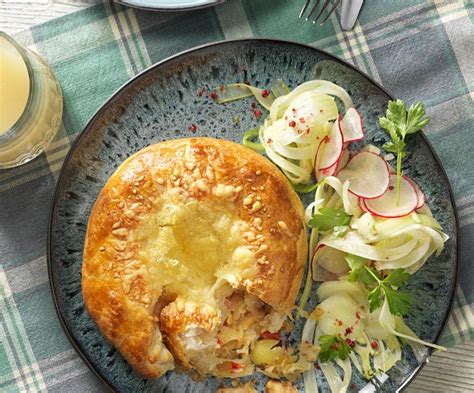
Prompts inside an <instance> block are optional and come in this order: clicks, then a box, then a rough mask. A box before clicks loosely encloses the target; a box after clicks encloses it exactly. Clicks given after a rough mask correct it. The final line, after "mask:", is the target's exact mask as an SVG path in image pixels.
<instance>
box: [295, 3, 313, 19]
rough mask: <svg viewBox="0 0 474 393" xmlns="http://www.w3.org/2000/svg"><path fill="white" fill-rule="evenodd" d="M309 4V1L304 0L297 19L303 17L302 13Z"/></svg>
mask: <svg viewBox="0 0 474 393" xmlns="http://www.w3.org/2000/svg"><path fill="white" fill-rule="evenodd" d="M310 2H311V0H306V3H305V5H304V6H303V8H301V11H300V15H299V16H298V18H300V19H301V17H302V16H303V14H304V12H305V11H306V8H308V5H309V3H310Z"/></svg>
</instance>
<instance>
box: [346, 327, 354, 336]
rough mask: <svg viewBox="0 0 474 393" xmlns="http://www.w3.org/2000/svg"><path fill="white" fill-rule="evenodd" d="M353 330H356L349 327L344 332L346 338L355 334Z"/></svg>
mask: <svg viewBox="0 0 474 393" xmlns="http://www.w3.org/2000/svg"><path fill="white" fill-rule="evenodd" d="M353 330H354V329H353V328H352V326H351V327H348V328H347V329H346V331H345V332H344V336H348V335H349V334H351V333H352V332H353Z"/></svg>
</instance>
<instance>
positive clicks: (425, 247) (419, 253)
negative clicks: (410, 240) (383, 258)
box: [375, 239, 431, 270]
mask: <svg viewBox="0 0 474 393" xmlns="http://www.w3.org/2000/svg"><path fill="white" fill-rule="evenodd" d="M430 243H431V239H427V240H422V241H420V242H419V245H418V246H417V247H415V248H414V249H413V251H412V252H411V253H410V254H408V255H405V256H404V257H403V258H400V259H395V260H393V261H389V262H377V263H376V264H375V267H376V268H377V270H390V269H397V268H400V267H401V268H407V267H409V266H412V265H414V264H415V263H417V262H418V261H420V260H421V259H422V258H423V257H424V256H425V255H426V254H427V252H428V251H429V249H430Z"/></svg>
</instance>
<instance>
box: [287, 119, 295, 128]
mask: <svg viewBox="0 0 474 393" xmlns="http://www.w3.org/2000/svg"><path fill="white" fill-rule="evenodd" d="M288 125H289V126H290V127H296V121H294V120H292V121H290V122H289V123H288Z"/></svg>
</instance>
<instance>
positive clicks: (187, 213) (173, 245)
mask: <svg viewBox="0 0 474 393" xmlns="http://www.w3.org/2000/svg"><path fill="white" fill-rule="evenodd" d="M306 255H307V243H306V229H305V224H304V214H303V207H302V204H301V202H300V200H299V198H298V196H297V195H296V193H295V192H294V191H293V189H292V187H291V185H290V184H289V182H288V181H287V179H286V178H285V176H284V175H283V174H282V173H281V172H280V171H279V170H278V169H277V168H276V167H275V166H274V165H273V164H272V163H271V162H270V161H268V160H267V159H266V158H264V157H262V156H260V155H259V154H257V153H255V152H254V151H252V150H250V149H247V148H246V147H243V146H241V145H238V144H235V143H232V142H229V141H224V140H217V139H211V138H189V139H178V140H170V141H167V142H162V143H159V144H156V145H152V146H149V147H147V148H145V149H143V150H141V151H139V152H138V153H136V154H134V155H133V156H131V157H130V158H128V159H127V160H126V161H125V162H124V163H123V164H122V165H120V167H119V168H118V169H117V171H116V172H115V173H114V174H113V175H112V176H111V177H110V179H109V180H108V182H107V184H106V185H105V186H104V188H103V190H102V192H101V193H100V195H99V197H98V199H97V201H96V203H95V205H94V207H93V209H92V212H91V214H90V218H89V224H88V228H87V234H86V239H85V246H84V263H83V268H82V289H83V295H84V301H85V304H86V307H87V310H88V312H89V314H90V315H91V317H92V318H93V319H94V321H95V322H96V324H97V325H98V327H99V329H100V330H101V332H102V333H103V334H104V335H105V337H106V338H107V339H108V340H109V341H110V342H111V343H112V344H113V345H114V346H115V347H116V348H117V349H118V350H119V351H120V352H121V353H122V355H123V356H124V357H125V358H126V359H127V361H128V362H129V364H130V365H131V366H132V367H133V368H134V369H135V370H136V371H137V372H139V373H140V374H141V375H143V376H144V377H149V378H156V377H159V376H161V375H162V374H163V373H165V372H166V371H168V370H171V369H173V368H175V366H179V367H180V368H182V369H185V370H193V372H194V373H197V374H199V375H202V376H203V375H206V374H211V375H215V376H218V377H241V376H244V375H249V374H251V373H252V372H253V371H254V369H255V364H260V365H261V364H266V363H265V362H263V363H262V360H261V359H262V356H263V359H264V360H265V356H266V355H268V353H267V354H265V353H263V354H262V353H256V354H254V353H253V352H252V351H254V349H255V348H256V347H258V346H255V343H256V342H257V341H258V340H261V339H262V337H263V339H264V340H263V341H267V345H266V346H265V345H259V347H260V350H259V351H262V350H263V349H262V348H266V350H267V352H268V351H274V350H275V348H274V347H275V345H276V344H277V343H278V340H275V335H278V332H280V330H281V329H282V328H283V327H284V326H285V325H289V324H288V323H287V322H285V321H286V319H287V316H288V315H289V314H290V312H291V310H292V309H293V307H294V303H295V298H296V295H297V293H298V290H299V288H300V284H301V279H302V275H303V270H304V264H305V260H306ZM287 328H288V327H287ZM269 338H270V339H269ZM272 339H273V341H275V343H274V344H273V345H272V343H270V344H268V341H271V340H272ZM277 349H278V351H277V352H274V353H275V354H276V353H278V356H272V355H271V356H270V357H273V358H274V359H277V358H278V359H280V360H281V359H283V360H281V363H282V364H283V365H286V366H288V364H291V363H292V362H293V363H294V362H296V358H295V356H293V355H292V354H290V353H288V352H287V351H284V350H283V349H282V348H280V347H278V348H277ZM269 353H270V354H272V353H273V352H269ZM285 356H286V358H285ZM267 358H268V356H267ZM274 359H273V360H274ZM285 359H286V360H285ZM313 360H314V359H313ZM294 369H295V368H294V367H293V368H292V370H294ZM284 373H285V369H284V367H283V366H282V367H281V368H278V367H276V368H275V367H273V368H272V369H271V371H270V372H269V374H271V375H273V376H275V375H276V376H278V375H279V374H284Z"/></svg>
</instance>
